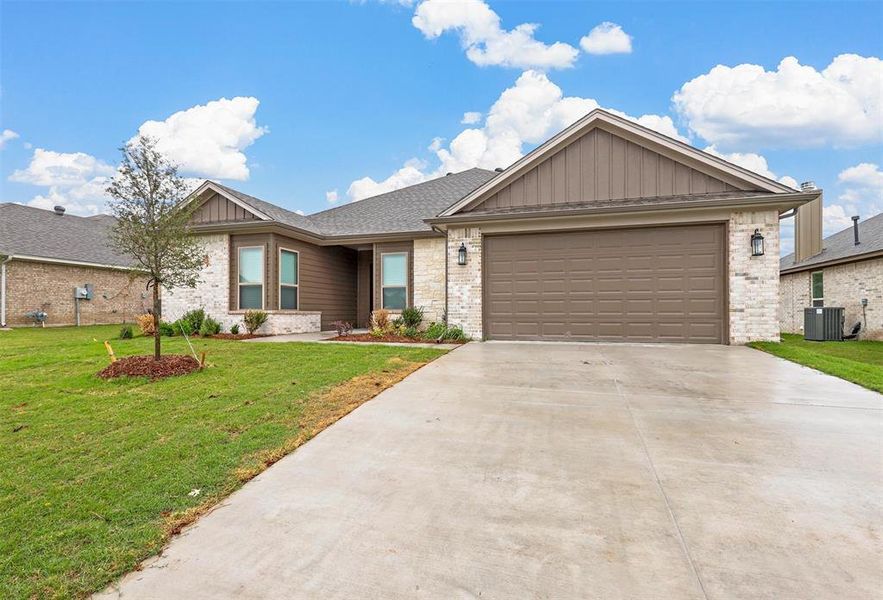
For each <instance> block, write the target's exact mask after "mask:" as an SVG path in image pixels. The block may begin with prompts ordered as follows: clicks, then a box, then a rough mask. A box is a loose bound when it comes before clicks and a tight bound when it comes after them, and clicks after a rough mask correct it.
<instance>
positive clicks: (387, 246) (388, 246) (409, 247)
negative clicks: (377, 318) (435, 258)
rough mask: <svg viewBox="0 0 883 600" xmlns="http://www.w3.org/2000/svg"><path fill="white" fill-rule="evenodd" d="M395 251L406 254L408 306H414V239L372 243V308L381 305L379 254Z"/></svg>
mask: <svg viewBox="0 0 883 600" xmlns="http://www.w3.org/2000/svg"><path fill="white" fill-rule="evenodd" d="M395 252H405V253H407V255H408V259H407V262H408V299H407V303H408V306H414V241H413V240H409V241H407V242H386V243H382V244H374V308H381V307H382V306H383V304H382V300H381V296H382V293H383V286H382V280H381V276H382V274H381V272H382V271H383V269H382V268H381V256H382V255H383V254H390V253H395Z"/></svg>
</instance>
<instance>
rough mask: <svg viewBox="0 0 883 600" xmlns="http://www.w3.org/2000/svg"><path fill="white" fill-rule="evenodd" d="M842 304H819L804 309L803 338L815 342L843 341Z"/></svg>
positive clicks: (844, 319)
mask: <svg viewBox="0 0 883 600" xmlns="http://www.w3.org/2000/svg"><path fill="white" fill-rule="evenodd" d="M845 321H846V317H845V315H844V309H843V307H842V306H817V307H813V308H804V309H803V339H805V340H809V341H813V342H842V341H843V323H844V322H845Z"/></svg>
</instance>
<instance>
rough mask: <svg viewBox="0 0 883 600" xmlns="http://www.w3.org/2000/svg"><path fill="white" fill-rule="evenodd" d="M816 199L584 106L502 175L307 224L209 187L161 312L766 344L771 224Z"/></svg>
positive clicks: (468, 174) (422, 189)
mask: <svg viewBox="0 0 883 600" xmlns="http://www.w3.org/2000/svg"><path fill="white" fill-rule="evenodd" d="M820 196H821V192H820V191H819V190H810V191H803V192H800V191H796V190H793V189H791V188H789V187H787V186H785V185H783V184H781V183H778V182H776V181H773V180H770V179H768V178H766V177H762V176H760V175H758V174H756V173H753V172H751V171H749V170H746V169H744V168H742V167H739V166H737V165H734V164H732V163H729V162H727V161H725V160H722V159H720V158H718V157H716V156H712V155H710V154H707V153H705V152H702V151H700V150H697V149H696V148H693V147H692V146H690V145H688V144H685V143H682V142H680V141H678V140H675V139H672V138H669V137H666V136H665V135H662V134H660V133H658V132H656V131H652V130H650V129H647V128H645V127H642V126H641V125H638V124H636V123H634V122H632V121H629V120H627V119H624V118H621V117H619V116H616V115H613V114H611V113H608V112H605V111H603V110H595V111H592V112H591V113H589V114H588V115H586V116H585V117H583V118H582V119H580V120H579V121H577V122H576V123H574V124H573V125H571V126H570V127H568V128H567V129H565V130H564V131H562V132H560V133H559V134H557V135H555V136H554V137H553V138H551V139H550V140H548V141H547V142H545V143H544V144H542V145H540V146H539V147H537V148H536V149H534V150H533V151H532V152H530V153H529V154H527V155H525V156H524V157H522V158H521V159H519V160H518V161H516V162H515V163H514V164H512V165H511V166H509V167H508V168H506V169H505V170H499V169H498V170H497V171H486V170H482V169H470V170H467V171H464V172H461V173H456V174H448V175H446V176H442V177H439V178H437V179H434V180H431V181H427V182H425V183H421V184H418V185H413V186H410V187H407V188H404V189H400V190H396V191H393V192H389V193H386V194H381V195H379V196H375V197H373V198H367V199H364V200H360V201H358V202H353V203H350V204H346V205H344V206H340V207H337V208H332V209H329V210H325V211H323V212H319V213H316V214H312V215H307V216H304V215H300V214H296V213H293V212H291V211H288V210H285V209H283V208H280V207H278V206H275V205H273V204H270V203H268V202H264V201H262V200H259V199H257V198H254V197H252V196H249V195H247V194H243V193H241V192H238V191H236V190H233V189H230V188H229V187H226V186H223V185H220V184H217V183H214V182H211V181H207V182H205V183H204V184H203V185H202V186H200V187H199V188H198V189H197V190H196V191H195V192H194V194H193V195H192V196H191V199H190V201H191V202H199V203H200V205H199V208H198V210H197V211H196V213H195V216H194V218H193V230H194V232H195V233H197V234H198V235H200V236H202V238H203V241H204V243H205V248H206V254H207V256H206V267H205V268H204V271H203V273H202V283H201V284H200V285H199V286H198V287H197V288H195V289H171V290H166V291H164V296H163V298H164V299H163V302H164V314H165V316H166V317H167V318H175V317H176V316H178V315H179V314H181V313H183V312H184V311H185V310H188V309H190V308H194V307H197V306H203V307H204V308H205V309H206V310H207V312H208V313H210V314H211V315H213V316H214V317H215V318H218V319H219V320H221V321H222V322H223V323H224V325H225V326H227V327H229V326H230V325H231V324H232V323H233V322H235V321H239V320H241V318H242V315H243V313H244V311H246V310H248V309H263V310H266V311H268V312H269V313H270V317H269V320H268V323H267V325H265V330H266V331H268V332H276V333H281V332H305V331H315V330H319V329H320V328H321V329H326V328H329V327H330V326H331V324H332V322H334V321H337V320H344V321H349V322H351V323H353V324H355V325H358V326H364V325H366V324H367V323H368V319H369V317H370V313H371V311H372V310H374V309H378V308H387V309H390V310H392V311H398V310H401V309H402V308H403V307H405V306H419V307H423V308H424V310H425V311H426V317H427V319H428V320H436V319H442V318H444V317H446V318H447V320H448V322H449V323H450V324H454V325H460V326H462V327H463V329H464V330H465V332H466V333H467V334H469V335H471V336H472V337H474V338H477V339H491V340H571V341H584V340H606V341H633V342H689V343H715V344H721V343H723V344H727V343H731V344H741V343H745V342H747V341H749V340H777V339H778V337H779V318H778V298H779V217H780V215H781V214H783V213H787V212H788V211H791V210H793V209H795V208H797V207H799V206H801V205H803V204H805V203H808V202H812V201H817V200H819V199H820Z"/></svg>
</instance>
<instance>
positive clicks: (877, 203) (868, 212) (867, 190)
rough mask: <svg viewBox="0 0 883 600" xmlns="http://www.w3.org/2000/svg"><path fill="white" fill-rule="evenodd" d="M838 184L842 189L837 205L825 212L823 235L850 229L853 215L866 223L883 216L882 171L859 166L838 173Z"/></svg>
mask: <svg viewBox="0 0 883 600" xmlns="http://www.w3.org/2000/svg"><path fill="white" fill-rule="evenodd" d="M837 181H838V183H840V184H842V185H843V186H844V188H843V191H842V193H841V194H840V195H839V196H838V197H837V201H838V204H831V205H830V206H826V207H825V209H824V212H825V234H826V235H830V234H831V233H834V232H836V231H840V230H841V229H844V228H846V227H848V226H851V225H852V220H851V219H850V218H849V217H851V216H852V215H859V216H860V217H862V218H863V219H866V218H868V217H872V216H874V215H876V214H879V213H880V212H883V171H880V166H879V165H876V164H874V163H859V164H857V165H855V166H854V167H849V168H847V169H844V170H843V171H841V172H840V174H839V175H838V176H837Z"/></svg>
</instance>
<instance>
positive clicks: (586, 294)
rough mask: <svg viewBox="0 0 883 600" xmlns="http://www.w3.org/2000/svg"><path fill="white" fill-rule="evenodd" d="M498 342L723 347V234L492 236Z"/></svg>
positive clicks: (656, 230) (489, 265) (491, 299)
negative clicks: (598, 341) (556, 341)
mask: <svg viewBox="0 0 883 600" xmlns="http://www.w3.org/2000/svg"><path fill="white" fill-rule="evenodd" d="M483 261H484V268H485V280H484V290H485V291H484V319H485V331H486V335H487V337H488V338H489V339H497V340H574V341H580V340H609V341H628V342H692V343H712V344H718V343H722V342H723V339H724V331H725V327H724V298H725V288H724V273H725V262H724V227H723V225H685V226H676V227H647V228H635V229H608V230H602V231H578V232H555V233H537V234H518V235H500V236H487V237H485V241H484V259H483Z"/></svg>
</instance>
